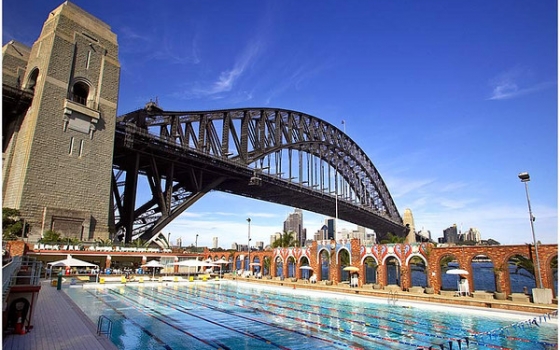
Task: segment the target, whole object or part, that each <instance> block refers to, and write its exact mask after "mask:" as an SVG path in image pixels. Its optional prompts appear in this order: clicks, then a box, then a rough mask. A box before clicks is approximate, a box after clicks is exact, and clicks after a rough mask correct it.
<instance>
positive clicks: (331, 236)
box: [325, 218, 335, 239]
mask: <svg viewBox="0 0 560 350" xmlns="http://www.w3.org/2000/svg"><path fill="white" fill-rule="evenodd" d="M325 224H326V225H327V239H334V237H335V232H334V230H335V228H334V219H333V218H329V219H326V220H325Z"/></svg>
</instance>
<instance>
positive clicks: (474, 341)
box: [167, 286, 530, 349]
mask: <svg viewBox="0 0 560 350" xmlns="http://www.w3.org/2000/svg"><path fill="white" fill-rule="evenodd" d="M196 287H197V286H195V288H196ZM207 289H209V287H207V286H204V287H201V288H197V289H195V290H196V291H197V292H199V293H205V294H210V295H212V296H214V295H215V293H211V292H210V291H208V290H207ZM211 291H214V290H211ZM220 292H222V293H223V294H224V295H229V296H230V297H233V296H234V294H235V296H236V297H239V294H241V295H245V296H246V297H245V300H246V301H249V302H254V299H255V298H254V296H253V295H251V294H248V293H244V292H239V291H237V292H233V291H229V290H227V291H226V290H223V289H220ZM181 293H184V294H188V295H194V296H198V295H196V294H194V293H193V292H187V291H181ZM167 294H168V295H171V296H176V295H175V294H170V293H167ZM213 298H214V300H215V301H220V300H219V299H217V298H215V297H213ZM265 298H266V299H268V300H269V301H270V299H271V298H270V297H269V296H265ZM208 299H210V298H208ZM275 299H277V300H279V301H282V298H280V296H278V297H276V298H275ZM290 302H291V303H292V304H299V305H303V304H301V303H298V302H295V301H290ZM230 304H232V305H235V306H239V307H243V306H241V305H237V304H235V303H231V302H230ZM272 305H274V306H275V307H277V308H284V309H291V310H293V311H296V312H306V313H308V314H315V315H317V316H324V315H322V314H318V313H316V312H312V311H302V310H297V309H294V308H291V307H289V306H281V305H280V306H278V305H277V304H272ZM316 307H318V308H322V309H326V310H330V311H339V309H336V308H329V307H325V306H316ZM265 312H267V313H269V314H272V315H275V316H280V317H286V318H289V319H293V320H296V321H300V322H306V323H314V322H311V321H307V320H301V319H299V318H296V317H292V316H286V315H281V314H275V313H272V312H270V311H265ZM350 313H351V314H357V315H359V313H356V312H350ZM363 315H365V314H363ZM366 316H369V317H374V318H377V319H381V320H384V321H392V322H398V321H397V320H395V319H385V318H381V317H379V316H370V315H366ZM330 317H331V318H335V319H339V320H342V321H346V322H350V323H358V324H360V325H364V326H366V327H372V328H375V326H373V325H371V324H369V323H367V322H364V321H354V320H351V319H345V318H342V317H338V316H330ZM316 324H317V325H319V326H321V325H322V324H320V323H316ZM324 326H325V327H327V328H329V327H330V326H328V325H324ZM335 328H337V327H334V328H333V329H335ZM380 328H386V330H387V331H388V332H390V333H394V334H396V335H398V336H399V337H402V336H406V334H403V333H400V332H398V331H391V330H390V329H391V328H389V327H388V326H381V325H380ZM447 328H448V327H447ZM338 330H339V331H340V330H341V329H338ZM407 332H408V333H414V334H417V335H423V336H427V337H431V338H438V339H442V340H446V341H453V342H455V341H457V340H462V339H464V338H465V337H461V338H457V337H456V336H455V335H451V336H441V335H437V334H430V333H422V332H417V331H413V330H407ZM376 337H380V336H376ZM381 339H383V340H385V341H387V340H388V339H393V338H387V337H382V338H381ZM413 339H415V340H416V341H419V342H423V343H426V342H430V341H428V340H424V339H416V338H413ZM469 339H470V340H469V341H470V343H472V344H478V345H482V346H488V347H492V348H499V349H509V348H505V347H501V346H499V345H493V344H484V343H482V342H480V340H477V339H471V338H469ZM395 341H399V340H395ZM529 341H530V340H529ZM402 343H404V344H406V345H411V346H418V347H421V346H420V345H416V344H410V343H407V342H402Z"/></svg>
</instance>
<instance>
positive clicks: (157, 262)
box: [142, 260, 165, 279]
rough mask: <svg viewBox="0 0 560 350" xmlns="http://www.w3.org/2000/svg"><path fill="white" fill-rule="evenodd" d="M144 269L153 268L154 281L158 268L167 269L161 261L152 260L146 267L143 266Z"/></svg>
mask: <svg viewBox="0 0 560 350" xmlns="http://www.w3.org/2000/svg"><path fill="white" fill-rule="evenodd" d="M142 267H151V268H152V269H153V270H152V279H153V278H154V277H155V276H156V268H157V267H165V266H164V265H162V264H161V263H160V262H159V261H157V260H150V261H148V262H147V263H145V264H144V265H142Z"/></svg>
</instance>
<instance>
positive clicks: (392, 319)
mask: <svg viewBox="0 0 560 350" xmlns="http://www.w3.org/2000/svg"><path fill="white" fill-rule="evenodd" d="M229 294H230V295H231V294H232V293H229ZM237 294H244V295H246V296H247V298H251V297H252V295H251V294H248V293H244V292H237ZM265 297H266V298H271V297H269V296H265ZM272 298H274V299H276V300H278V301H282V302H285V300H286V297H283V296H282V295H277V296H272ZM289 302H290V303H292V304H299V305H302V306H307V305H305V304H302V303H298V302H294V301H291V300H290V301H289ZM341 305H343V306H347V307H353V305H351V304H345V303H342V302H341ZM280 307H282V308H290V307H288V306H286V307H284V306H280ZM312 307H316V308H320V309H325V310H329V311H338V312H345V313H349V314H352V315H358V316H364V317H372V318H375V319H378V320H383V321H391V322H395V323H407V324H411V325H424V326H426V327H433V328H438V329H442V330H443V329H447V330H449V331H451V330H455V331H461V332H464V333H467V336H469V339H470V342H472V343H477V340H475V339H474V336H476V335H479V334H481V333H480V332H474V331H471V330H465V329H463V328H459V327H450V326H442V325H437V324H429V323H427V322H414V321H409V322H406V321H408V320H404V321H403V322H401V321H399V320H396V319H394V318H383V317H380V316H375V315H369V314H365V313H358V312H355V311H347V310H344V309H343V310H342V311H341V310H339V309H336V308H331V307H326V306H323V305H312ZM292 309H293V310H295V311H298V312H306V311H303V310H297V309H294V308H292ZM363 309H368V310H371V311H379V310H375V309H372V308H365V307H364V308H363ZM383 311H384V312H385V313H386V314H393V315H396V316H401V317H402V316H403V315H401V314H398V313H394V312H390V311H385V310H383ZM307 312H308V313H312V312H311V311H307ZM335 317H336V316H335ZM340 319H341V320H345V321H349V322H360V321H353V320H350V319H344V318H340ZM434 322H435V321H434ZM382 327H383V326H382ZM408 332H409V333H410V332H412V333H416V334H418V335H425V336H435V337H437V338H440V339H446V340H453V341H457V340H461V339H464V338H465V337H466V336H462V337H457V336H456V335H455V334H453V333H448V334H449V336H438V335H433V334H430V333H422V332H417V331H410V330H408ZM442 333H443V334H445V333H444V332H442ZM398 334H399V335H401V334H400V333H398ZM496 336H499V337H503V338H505V339H507V340H512V341H520V342H524V343H535V344H538V345H543V343H542V342H540V341H538V340H532V339H525V338H515V337H511V336H507V335H504V334H497V335H496ZM478 344H482V343H478Z"/></svg>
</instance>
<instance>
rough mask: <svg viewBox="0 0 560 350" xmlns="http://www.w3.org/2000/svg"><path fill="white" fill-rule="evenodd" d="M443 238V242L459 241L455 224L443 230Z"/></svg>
mask: <svg viewBox="0 0 560 350" xmlns="http://www.w3.org/2000/svg"><path fill="white" fill-rule="evenodd" d="M443 240H444V241H445V243H457V242H458V241H459V233H458V232H457V225H456V224H453V226H451V227H448V228H446V229H445V230H443Z"/></svg>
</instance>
